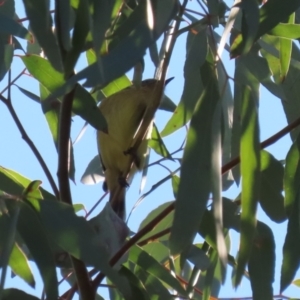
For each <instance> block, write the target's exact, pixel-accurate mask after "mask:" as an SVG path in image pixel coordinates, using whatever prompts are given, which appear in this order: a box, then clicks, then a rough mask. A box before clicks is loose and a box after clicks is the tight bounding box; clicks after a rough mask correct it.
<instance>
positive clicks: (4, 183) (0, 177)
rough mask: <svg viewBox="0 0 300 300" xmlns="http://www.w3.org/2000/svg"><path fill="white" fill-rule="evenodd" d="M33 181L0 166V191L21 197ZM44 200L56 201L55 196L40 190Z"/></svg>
mask: <svg viewBox="0 0 300 300" xmlns="http://www.w3.org/2000/svg"><path fill="white" fill-rule="evenodd" d="M30 182H31V180H29V179H28V178H26V177H24V176H22V175H21V174H19V173H17V172H15V171H13V170H9V169H6V168H3V167H1V166H0V190H2V191H5V192H6V193H8V194H12V195H17V196H20V197H21V195H22V194H23V190H24V189H25V188H26V187H27V186H28V185H29V184H30ZM40 191H41V193H42V195H43V198H47V199H49V200H56V198H55V196H54V195H52V194H50V193H49V192H47V191H46V190H44V189H43V188H40Z"/></svg>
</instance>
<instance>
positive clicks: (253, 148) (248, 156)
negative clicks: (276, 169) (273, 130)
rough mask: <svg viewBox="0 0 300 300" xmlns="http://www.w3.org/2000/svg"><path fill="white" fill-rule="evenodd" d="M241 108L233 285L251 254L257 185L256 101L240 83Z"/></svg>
mask: <svg viewBox="0 0 300 300" xmlns="http://www.w3.org/2000/svg"><path fill="white" fill-rule="evenodd" d="M242 93H243V94H242V99H243V100H242V101H243V102H242V109H241V122H242V124H241V150H240V151H241V174H242V200H241V201H242V214H241V237H240V246H239V252H238V258H237V262H238V267H237V273H236V277H235V281H234V286H238V285H239V283H240V281H241V278H242V276H243V273H244V269H245V266H246V264H247V262H248V259H249V257H250V254H251V249H252V243H253V238H254V234H255V227H256V208H257V202H258V199H259V188H260V172H259V171H260V144H259V125H258V113H257V102H256V99H255V98H253V97H252V95H251V90H250V89H249V87H247V86H244V87H243V92H242Z"/></svg>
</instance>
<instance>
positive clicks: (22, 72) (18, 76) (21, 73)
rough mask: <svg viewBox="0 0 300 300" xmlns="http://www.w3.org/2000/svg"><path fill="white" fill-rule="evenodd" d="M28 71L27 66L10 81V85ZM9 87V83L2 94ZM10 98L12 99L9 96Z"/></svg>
mask: <svg viewBox="0 0 300 300" xmlns="http://www.w3.org/2000/svg"><path fill="white" fill-rule="evenodd" d="M25 71H26V68H25V69H24V70H22V71H21V72H20V73H19V74H18V75H17V76H16V77H15V78H14V79H13V80H12V81H11V83H10V86H12V85H13V84H14V83H15V82H16V81H17V80H18V79H19V78H20V77H21V76H22V75H23V74H24V73H25ZM8 88H9V85H7V86H6V87H5V88H4V89H3V90H2V91H1V92H0V94H1V95H2V94H3V93H4V92H5V91H7V90H8ZM8 99H10V97H8Z"/></svg>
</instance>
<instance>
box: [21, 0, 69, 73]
mask: <svg viewBox="0 0 300 300" xmlns="http://www.w3.org/2000/svg"><path fill="white" fill-rule="evenodd" d="M23 3H24V6H25V11H26V15H27V17H28V19H29V23H30V27H31V29H32V31H33V33H34V35H35V36H36V38H37V40H38V42H39V44H40V45H41V47H42V48H43V50H44V52H45V54H46V56H47V58H48V59H49V62H50V63H51V65H52V66H53V68H54V69H55V70H57V71H59V72H61V71H62V70H63V65H62V58H61V55H60V51H59V48H58V43H57V41H56V38H55V35H54V33H53V31H52V19H51V14H50V9H49V4H50V3H49V1H47V0H23Z"/></svg>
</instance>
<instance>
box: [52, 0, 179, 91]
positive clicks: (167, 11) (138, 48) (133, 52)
mask: <svg viewBox="0 0 300 300" xmlns="http://www.w3.org/2000/svg"><path fill="white" fill-rule="evenodd" d="M143 3H144V2H143ZM154 3H155V5H154V10H153V12H154V19H155V20H156V22H155V23H154V27H153V28H150V27H149V26H148V23H147V21H146V20H147V15H146V9H142V10H141V11H142V13H141V14H138V20H137V21H136V22H135V24H134V25H135V26H134V27H133V30H132V32H131V33H130V34H129V35H126V38H124V39H122V40H121V41H120V43H118V45H117V46H116V47H115V48H114V49H113V50H112V51H110V52H109V54H105V55H103V56H101V70H103V71H101V72H100V70H99V66H98V64H97V63H94V64H92V65H90V66H88V67H86V68H85V69H83V70H82V71H80V72H79V73H77V74H76V75H75V76H73V77H72V78H70V79H69V80H68V81H67V83H66V84H64V85H62V86H61V87H60V88H59V89H57V90H56V91H55V93H54V94H53V95H52V96H53V97H60V96H62V95H65V94H66V93H68V92H70V91H71V90H72V88H73V87H74V86H75V84H76V83H77V82H78V81H80V80H82V79H84V80H85V79H86V82H85V84H84V86H85V87H93V86H96V85H100V86H104V85H105V84H107V83H108V82H111V81H112V80H114V79H116V78H118V77H120V76H122V75H123V74H124V73H126V72H127V71H128V70H129V69H131V68H132V67H133V66H134V65H135V64H136V62H138V61H139V60H140V59H141V58H142V57H143V56H144V54H145V51H146V49H147V48H148V47H149V45H151V44H152V43H153V42H155V41H156V40H157V39H158V38H159V36H160V35H161V34H162V33H163V32H164V31H165V30H166V29H167V27H168V24H169V23H170V21H171V20H172V18H174V17H175V15H176V14H177V11H178V5H177V4H178V3H177V1H175V0H165V1H155V2H154ZM139 6H142V4H141V5H138V7H139ZM124 26H125V25H124Z"/></svg>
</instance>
